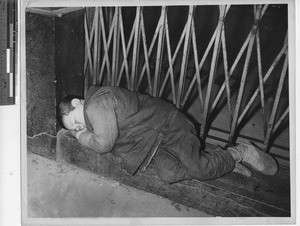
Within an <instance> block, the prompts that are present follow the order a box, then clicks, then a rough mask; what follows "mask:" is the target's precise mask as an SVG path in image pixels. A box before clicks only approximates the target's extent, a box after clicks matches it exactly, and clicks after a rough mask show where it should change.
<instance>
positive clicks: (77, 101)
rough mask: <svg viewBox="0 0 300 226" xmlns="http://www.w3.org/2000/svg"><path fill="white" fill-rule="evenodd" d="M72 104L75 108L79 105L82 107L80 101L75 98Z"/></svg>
mask: <svg viewBox="0 0 300 226" xmlns="http://www.w3.org/2000/svg"><path fill="white" fill-rule="evenodd" d="M71 104H72V106H73V107H77V106H78V105H80V100H79V99H77V98H74V99H73V100H71Z"/></svg>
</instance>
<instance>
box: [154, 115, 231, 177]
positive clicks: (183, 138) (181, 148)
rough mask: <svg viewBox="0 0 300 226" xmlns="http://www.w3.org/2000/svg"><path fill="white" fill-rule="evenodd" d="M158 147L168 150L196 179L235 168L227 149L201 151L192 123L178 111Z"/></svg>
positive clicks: (188, 173)
mask: <svg viewBox="0 0 300 226" xmlns="http://www.w3.org/2000/svg"><path fill="white" fill-rule="evenodd" d="M160 148H162V149H163V150H168V151H169V152H170V153H171V154H172V155H173V156H174V158H175V159H177V161H178V164H179V165H180V166H181V168H183V169H185V172H186V174H187V175H188V176H190V177H191V178H195V179H198V180H209V179H215V178H218V177H221V176H223V175H224V174H226V173H229V172H232V171H233V170H234V168H235V160H234V159H233V157H232V155H231V154H230V153H229V152H228V151H225V150H221V149H218V150H216V151H213V152H202V151H201V144H200V140H199V138H198V137H197V135H196V130H195V127H194V125H193V124H192V123H191V122H190V121H189V120H188V119H187V118H186V117H185V116H184V115H183V114H182V113H180V112H179V113H178V115H177V117H176V119H175V121H174V124H173V125H172V129H171V131H170V132H169V133H168V134H167V135H166V137H165V138H164V140H163V142H162V144H161V145H160Z"/></svg>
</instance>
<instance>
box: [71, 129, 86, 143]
mask: <svg viewBox="0 0 300 226" xmlns="http://www.w3.org/2000/svg"><path fill="white" fill-rule="evenodd" d="M86 131H87V130H86V129H81V130H78V131H75V130H73V131H72V135H73V136H74V137H75V138H76V139H77V140H79V136H80V135H81V134H82V133H84V132H86Z"/></svg>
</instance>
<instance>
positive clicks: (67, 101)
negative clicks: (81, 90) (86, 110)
mask: <svg viewBox="0 0 300 226" xmlns="http://www.w3.org/2000/svg"><path fill="white" fill-rule="evenodd" d="M75 98H77V99H79V100H83V97H81V96H77V95H68V96H65V97H64V98H63V99H62V101H61V102H60V104H59V106H58V108H59V109H58V114H59V117H60V119H62V117H63V116H64V115H68V114H69V113H70V111H73V110H74V109H75V108H74V107H73V106H72V103H71V102H72V100H73V99H75Z"/></svg>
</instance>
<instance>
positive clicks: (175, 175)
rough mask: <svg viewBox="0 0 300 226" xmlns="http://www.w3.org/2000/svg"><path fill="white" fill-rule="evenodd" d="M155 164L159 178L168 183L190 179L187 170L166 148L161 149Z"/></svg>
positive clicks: (156, 155)
mask: <svg viewBox="0 0 300 226" xmlns="http://www.w3.org/2000/svg"><path fill="white" fill-rule="evenodd" d="M153 162H154V166H155V168H156V171H157V173H158V176H159V178H160V179H162V180H163V181H165V182H167V183H174V182H179V181H182V180H186V179H190V177H189V176H188V173H187V170H186V168H185V167H184V166H183V165H182V164H181V163H180V162H179V160H178V159H177V158H176V157H175V156H174V155H173V154H172V153H171V151H169V150H168V149H166V148H159V150H158V151H157V153H156V154H155V156H154V158H153Z"/></svg>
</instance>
